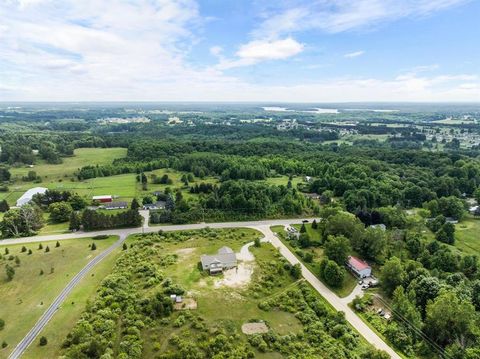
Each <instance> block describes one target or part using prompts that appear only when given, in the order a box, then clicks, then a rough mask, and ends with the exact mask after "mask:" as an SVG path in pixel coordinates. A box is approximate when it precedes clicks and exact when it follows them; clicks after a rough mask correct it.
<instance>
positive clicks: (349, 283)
mask: <svg viewBox="0 0 480 359" xmlns="http://www.w3.org/2000/svg"><path fill="white" fill-rule="evenodd" d="M293 227H296V228H297V229H300V227H301V225H293ZM305 228H306V229H307V233H308V234H309V235H310V239H311V240H319V239H320V232H319V231H318V230H315V229H313V228H312V225H311V224H310V223H307V224H306V225H305ZM270 229H271V230H272V232H274V233H276V234H277V237H278V238H279V239H280V240H281V241H282V242H283V243H284V244H285V245H286V246H287V247H288V248H289V249H290V251H291V252H292V253H293V254H294V255H295V256H296V257H297V258H298V260H299V261H301V262H302V263H303V264H304V265H305V266H306V267H307V268H308V269H309V270H310V271H311V272H312V273H313V274H314V275H315V276H317V278H318V279H320V280H321V278H320V275H319V273H320V263H321V261H322V260H323V259H324V258H325V255H324V253H323V248H322V247H310V248H307V249H300V248H299V247H294V246H293V245H292V243H291V241H289V240H288V239H286V238H287V237H286V232H285V229H284V227H283V226H272V227H270ZM298 250H301V251H302V252H303V253H307V252H311V253H312V254H313V262H312V263H307V262H305V261H304V260H303V259H302V258H301V257H300V256H299V255H298V253H297V251H298ZM322 282H323V280H322ZM324 284H325V285H326V286H327V287H329V288H330V289H331V290H332V291H333V292H335V294H337V295H338V296H339V297H340V298H343V297H346V296H348V295H349V294H350V293H351V292H352V291H353V289H354V288H355V286H356V285H357V279H356V278H355V277H354V276H353V275H352V274H351V273H350V272H349V271H348V270H347V273H346V275H345V279H344V281H343V285H342V286H341V287H338V288H337V287H332V286H329V285H328V284H326V283H324Z"/></svg>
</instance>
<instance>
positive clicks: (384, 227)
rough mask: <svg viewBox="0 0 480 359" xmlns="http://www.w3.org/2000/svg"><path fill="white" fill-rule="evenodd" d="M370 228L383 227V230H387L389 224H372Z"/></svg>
mask: <svg viewBox="0 0 480 359" xmlns="http://www.w3.org/2000/svg"><path fill="white" fill-rule="evenodd" d="M370 228H379V229H381V230H382V231H384V232H385V231H386V230H387V226H386V225H384V224H383V223H380V224H372V225H371V226H370Z"/></svg>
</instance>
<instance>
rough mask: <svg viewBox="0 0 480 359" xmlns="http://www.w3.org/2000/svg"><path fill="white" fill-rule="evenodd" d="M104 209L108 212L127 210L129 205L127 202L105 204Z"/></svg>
mask: <svg viewBox="0 0 480 359" xmlns="http://www.w3.org/2000/svg"><path fill="white" fill-rule="evenodd" d="M102 207H103V208H104V209H108V210H111V209H125V208H128V203H127V202H109V203H105V204H104V205H103V206H102Z"/></svg>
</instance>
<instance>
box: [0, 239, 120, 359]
mask: <svg viewBox="0 0 480 359" xmlns="http://www.w3.org/2000/svg"><path fill="white" fill-rule="evenodd" d="M115 241H116V237H109V238H108V239H105V240H95V241H94V242H95V244H96V246H97V249H96V250H95V251H92V250H91V249H90V248H89V245H90V244H91V243H92V242H93V240H92V239H91V238H82V239H71V240H63V241H60V247H58V248H56V247H55V244H56V241H48V242H47V241H45V242H42V245H43V249H42V250H39V249H38V246H39V243H30V244H15V245H1V243H0V253H1V254H2V255H3V259H1V260H0V267H1V270H2V271H1V272H0V293H2V304H1V305H0V318H2V319H3V320H5V328H4V329H3V330H2V331H0V342H3V341H5V342H7V344H8V347H7V348H5V349H1V350H0V358H6V357H7V356H8V354H9V353H10V351H11V350H13V348H14V347H15V346H16V344H17V343H18V342H19V341H20V340H21V339H22V338H23V337H24V336H25V334H27V332H28V331H29V330H30V329H31V328H32V326H33V325H34V324H35V322H36V321H37V320H38V318H39V317H40V316H41V315H42V313H43V312H44V311H45V310H46V309H47V308H48V306H49V305H50V304H51V302H52V301H53V300H54V299H55V297H56V296H57V295H58V294H59V293H60V291H61V290H62V289H63V288H64V287H65V286H66V284H67V283H68V282H69V281H70V280H71V279H72V278H73V277H74V276H75V274H77V273H78V272H79V271H80V269H82V268H83V267H84V266H85V265H86V264H87V263H88V262H89V261H90V260H91V259H93V258H94V257H95V256H97V255H98V254H100V253H101V252H102V251H103V250H105V249H106V248H107V247H109V246H110V245H112V243H113V242H115ZM22 246H25V247H26V248H27V249H31V250H32V252H33V253H32V254H31V255H28V254H27V252H24V253H22V252H21V248H22ZM46 246H48V247H49V248H50V252H48V253H47V252H45V248H46ZM5 248H8V250H9V255H12V256H14V257H15V256H18V257H19V258H20V266H17V265H16V264H15V260H8V256H9V255H7V256H5V255H4V253H5ZM7 263H8V264H9V265H10V266H12V267H14V269H15V276H14V278H13V279H12V280H11V281H8V280H7V277H6V274H5V270H4V267H5V265H6V264H7ZM52 268H53V271H52ZM41 270H43V272H44V273H43V274H42V275H40V271H41Z"/></svg>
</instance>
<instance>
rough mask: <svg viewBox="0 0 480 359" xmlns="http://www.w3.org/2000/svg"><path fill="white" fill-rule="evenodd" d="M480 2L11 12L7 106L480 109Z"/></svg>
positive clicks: (325, 0)
mask: <svg viewBox="0 0 480 359" xmlns="http://www.w3.org/2000/svg"><path fill="white" fill-rule="evenodd" d="M479 14H480V1H478V0H470V1H469V0H401V1H400V0H351V1H347V0H275V1H267V0H263V1H259V0H199V1H195V0H0V101H259V102H261V101H268V102H352V101H358V102H365V101H372V102H381V101H389V102H391V101H409V102H410V101H415V102H460V101H466V102H480V46H479V44H480V26H479V24H478V16H479Z"/></svg>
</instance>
